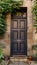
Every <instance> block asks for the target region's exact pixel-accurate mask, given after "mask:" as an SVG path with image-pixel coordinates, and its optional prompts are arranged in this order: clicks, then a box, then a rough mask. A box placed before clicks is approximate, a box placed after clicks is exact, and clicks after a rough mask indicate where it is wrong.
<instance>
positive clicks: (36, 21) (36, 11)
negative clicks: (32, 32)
mask: <svg viewBox="0 0 37 65" xmlns="http://www.w3.org/2000/svg"><path fill="white" fill-rule="evenodd" d="M33 20H34V24H33V25H34V27H35V28H36V33H37V0H35V1H34V5H33Z"/></svg>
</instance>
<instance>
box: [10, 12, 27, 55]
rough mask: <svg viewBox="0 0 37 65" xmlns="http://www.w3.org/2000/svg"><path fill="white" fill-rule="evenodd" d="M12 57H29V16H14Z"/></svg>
mask: <svg viewBox="0 0 37 65" xmlns="http://www.w3.org/2000/svg"><path fill="white" fill-rule="evenodd" d="M11 55H27V16H26V12H24V15H22V16H13V18H12V22H11Z"/></svg>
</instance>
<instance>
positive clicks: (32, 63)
mask: <svg viewBox="0 0 37 65" xmlns="http://www.w3.org/2000/svg"><path fill="white" fill-rule="evenodd" d="M9 65H37V63H34V62H31V64H27V63H25V62H13V63H11V64H9Z"/></svg>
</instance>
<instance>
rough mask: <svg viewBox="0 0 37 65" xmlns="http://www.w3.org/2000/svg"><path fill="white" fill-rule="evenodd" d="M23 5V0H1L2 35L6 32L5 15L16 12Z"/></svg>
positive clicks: (0, 20) (0, 28) (0, 29)
mask: <svg viewBox="0 0 37 65" xmlns="http://www.w3.org/2000/svg"><path fill="white" fill-rule="evenodd" d="M22 4H23V1H22V0H20V1H19V0H18V1H17V0H0V35H1V34H3V33H4V32H5V30H6V21H5V14H6V13H8V12H13V13H14V12H16V9H20V6H21V5H22Z"/></svg>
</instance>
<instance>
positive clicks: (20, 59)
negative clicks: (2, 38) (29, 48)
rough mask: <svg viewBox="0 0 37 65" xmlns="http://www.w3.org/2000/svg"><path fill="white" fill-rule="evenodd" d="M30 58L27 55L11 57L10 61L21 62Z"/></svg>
mask: <svg viewBox="0 0 37 65" xmlns="http://www.w3.org/2000/svg"><path fill="white" fill-rule="evenodd" d="M27 60H28V59H27V57H26V58H25V57H10V61H11V62H14V61H15V62H21V61H24V62H26V61H27Z"/></svg>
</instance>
